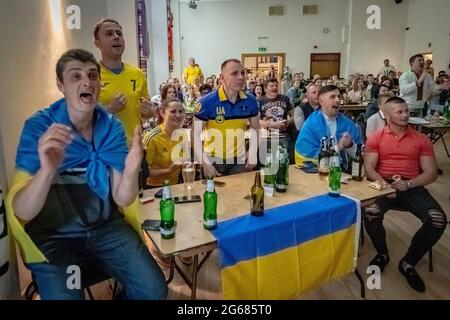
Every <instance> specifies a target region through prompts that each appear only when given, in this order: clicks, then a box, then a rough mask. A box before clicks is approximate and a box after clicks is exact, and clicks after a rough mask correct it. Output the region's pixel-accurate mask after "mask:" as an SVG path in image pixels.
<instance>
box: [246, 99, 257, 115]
mask: <svg viewBox="0 0 450 320" xmlns="http://www.w3.org/2000/svg"><path fill="white" fill-rule="evenodd" d="M247 99H249V103H250V108H251V113H250V118H251V117H255V116H257V115H258V114H259V104H258V102H257V101H256V98H255V97H253V96H247Z"/></svg>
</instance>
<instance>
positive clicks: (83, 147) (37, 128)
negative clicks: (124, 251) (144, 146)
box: [16, 99, 128, 200]
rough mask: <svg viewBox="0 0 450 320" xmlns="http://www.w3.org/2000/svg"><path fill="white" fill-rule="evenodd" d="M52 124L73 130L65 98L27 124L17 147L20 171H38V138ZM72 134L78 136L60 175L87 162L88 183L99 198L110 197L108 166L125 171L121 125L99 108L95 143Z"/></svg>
mask: <svg viewBox="0 0 450 320" xmlns="http://www.w3.org/2000/svg"><path fill="white" fill-rule="evenodd" d="M53 123H59V124H65V125H67V126H69V127H72V128H73V126H72V123H71V121H70V118H69V114H68V111H67V105H66V100H65V99H61V100H59V101H57V102H55V103H54V104H52V105H51V106H50V107H49V108H47V109H44V110H41V111H39V112H37V113H36V114H35V115H33V116H32V117H31V118H30V119H28V120H27V121H26V122H25V126H24V128H23V131H22V136H21V137H20V142H19V146H18V148H17V157H16V167H17V169H20V170H23V171H25V172H27V173H29V174H31V175H34V174H35V173H36V172H37V171H38V170H39V168H40V161H39V153H38V144H39V139H40V137H41V136H42V135H43V134H44V133H45V132H46V131H47V129H48V128H49V127H50V126H51V125H52V124H53ZM74 130H75V129H74ZM73 133H74V135H75V137H74V139H73V141H72V143H70V144H69V145H68V146H67V148H66V152H65V158H64V161H63V163H62V164H61V165H60V166H59V168H58V173H61V172H64V171H66V170H67V169H71V168H74V167H76V166H78V165H81V164H83V163H86V162H88V166H87V179H88V181H87V183H88V185H89V187H90V188H91V189H92V190H93V191H94V192H95V193H96V194H97V195H98V196H99V197H100V198H102V199H103V200H105V199H106V198H107V197H108V194H109V179H108V177H109V171H108V170H109V169H108V167H110V168H114V169H116V170H117V171H119V172H123V170H124V167H125V158H126V156H127V153H128V147H127V144H126V137H125V132H124V129H123V126H122V123H121V122H120V121H119V120H118V119H116V118H115V117H113V116H112V115H110V114H108V113H107V112H106V111H105V110H103V109H102V108H101V107H99V106H97V107H96V108H95V112H94V129H93V134H92V136H93V141H92V143H91V142H88V141H87V140H85V139H84V138H83V137H82V136H81V135H79V134H77V133H76V132H75V131H74V132H73Z"/></svg>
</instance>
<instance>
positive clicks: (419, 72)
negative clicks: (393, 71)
mask: <svg viewBox="0 0 450 320" xmlns="http://www.w3.org/2000/svg"><path fill="white" fill-rule="evenodd" d="M409 64H410V66H411V70H408V71H406V72H405V73H403V74H402V76H401V77H400V80H399V85H400V97H401V98H403V99H404V100H405V101H406V103H407V104H408V107H409V111H410V113H411V114H412V115H413V116H419V117H420V116H423V108H424V106H425V102H426V101H427V100H428V99H430V98H432V97H434V96H436V95H438V94H439V93H440V92H441V91H442V90H448V89H450V82H445V83H443V84H440V85H437V84H436V83H435V82H434V80H433V78H432V77H431V75H430V74H429V73H428V72H427V69H426V68H425V62H424V60H423V55H421V54H416V55H414V56H412V57H411V58H410V59H409Z"/></svg>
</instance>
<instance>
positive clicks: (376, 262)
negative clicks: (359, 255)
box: [369, 254, 389, 273]
mask: <svg viewBox="0 0 450 320" xmlns="http://www.w3.org/2000/svg"><path fill="white" fill-rule="evenodd" d="M388 262H389V256H384V255H381V254H377V255H376V256H375V258H373V259H372V261H370V263H369V266H378V268H380V273H383V271H384V268H386V266H387V264H388Z"/></svg>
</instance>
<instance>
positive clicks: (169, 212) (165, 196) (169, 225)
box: [159, 180, 175, 239]
mask: <svg viewBox="0 0 450 320" xmlns="http://www.w3.org/2000/svg"><path fill="white" fill-rule="evenodd" d="M159 212H160V215H161V227H160V229H159V230H160V232H161V238H163V239H172V238H173V237H175V202H174V201H173V199H172V195H171V194H170V187H169V181H168V180H165V181H164V186H163V192H162V198H161V202H160V203H159Z"/></svg>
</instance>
